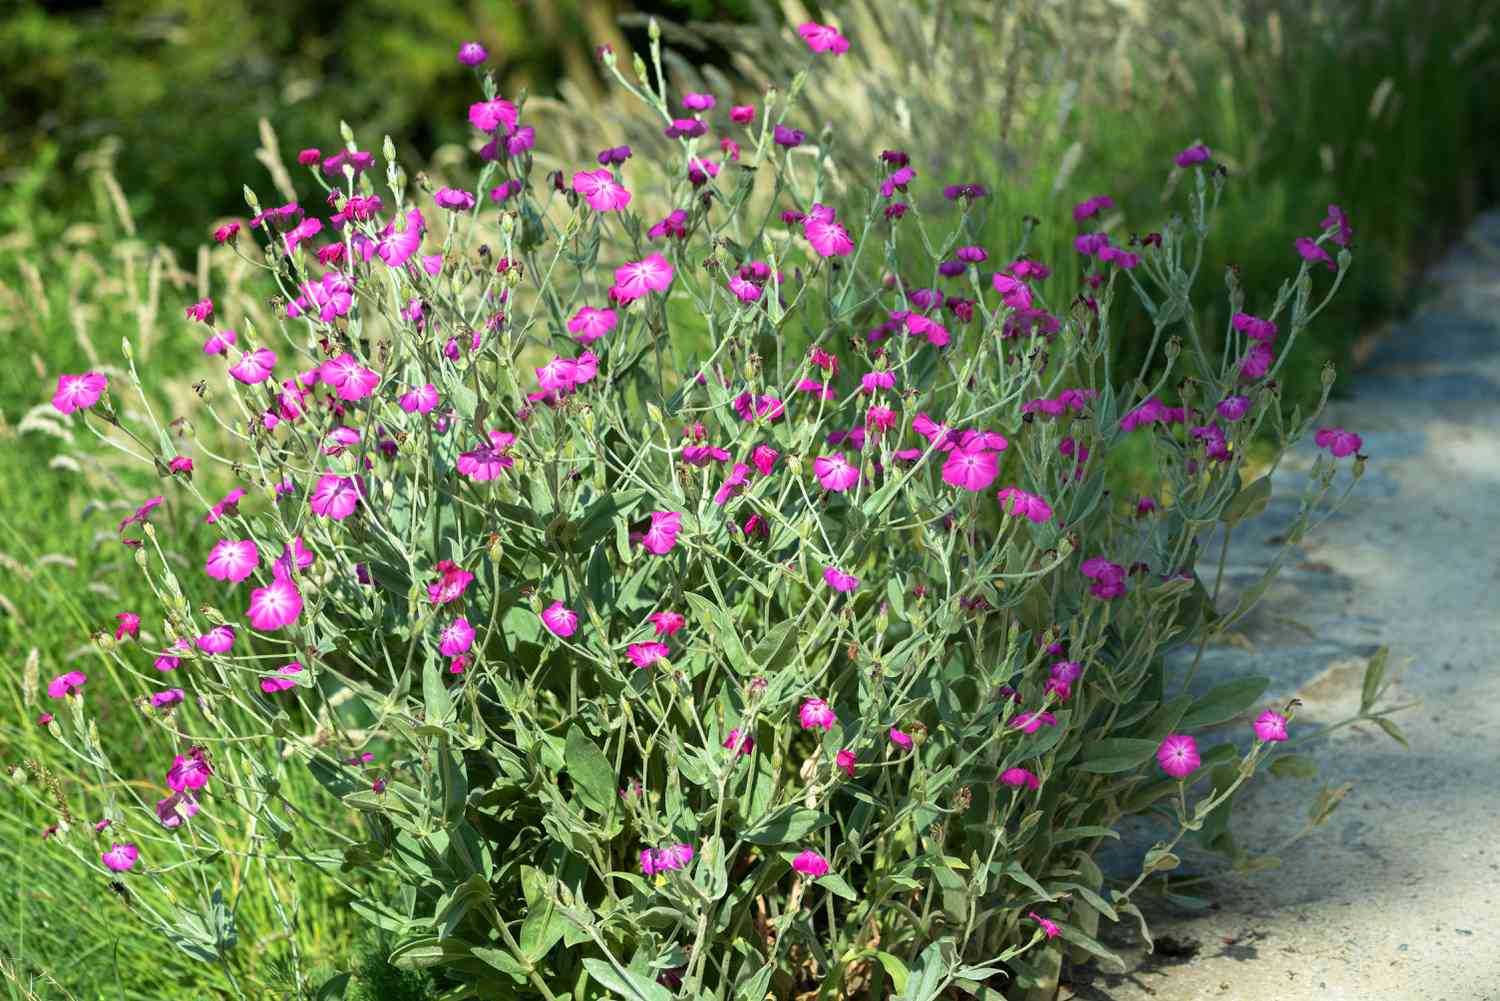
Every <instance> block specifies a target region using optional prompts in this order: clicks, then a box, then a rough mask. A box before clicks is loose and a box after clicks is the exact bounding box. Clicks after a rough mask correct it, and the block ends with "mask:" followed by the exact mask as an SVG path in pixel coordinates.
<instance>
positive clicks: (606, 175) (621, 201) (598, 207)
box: [573, 169, 630, 212]
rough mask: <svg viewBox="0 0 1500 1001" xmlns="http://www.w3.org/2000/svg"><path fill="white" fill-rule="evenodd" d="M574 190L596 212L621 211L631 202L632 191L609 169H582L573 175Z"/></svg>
mask: <svg viewBox="0 0 1500 1001" xmlns="http://www.w3.org/2000/svg"><path fill="white" fill-rule="evenodd" d="M573 190H574V191H576V192H578V194H579V195H581V196H582V197H583V199H584V201H586V202H588V203H589V208H591V209H593V210H594V211H595V212H619V211H621V210H622V209H624V208H625V206H627V205H629V204H630V192H629V191H626V190H625V187H624V185H622V184H620V183H619V182H618V181H616V180H615V175H614V174H612V173H610V172H609V171H608V170H604V169H601V170H580V171H579V172H578V173H576V174H574V175H573Z"/></svg>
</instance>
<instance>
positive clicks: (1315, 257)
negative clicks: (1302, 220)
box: [1292, 236, 1339, 271]
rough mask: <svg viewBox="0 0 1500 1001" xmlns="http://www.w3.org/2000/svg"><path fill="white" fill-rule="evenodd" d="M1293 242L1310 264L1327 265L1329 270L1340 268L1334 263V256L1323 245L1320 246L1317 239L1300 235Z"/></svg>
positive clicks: (1298, 251)
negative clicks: (1330, 255) (1329, 254)
mask: <svg viewBox="0 0 1500 1001" xmlns="http://www.w3.org/2000/svg"><path fill="white" fill-rule="evenodd" d="M1292 242H1293V244H1294V245H1295V246H1296V248H1297V253H1298V254H1301V255H1302V259H1303V260H1304V261H1306V262H1308V263H1309V264H1322V265H1324V266H1326V267H1327V268H1328V270H1329V271H1337V270H1338V269H1339V266H1338V265H1337V264H1335V263H1333V258H1331V257H1329V256H1328V252H1327V251H1326V250H1324V249H1323V248H1322V247H1320V246H1318V244H1317V241H1316V240H1312V239H1309V238H1308V237H1305V236H1299V237H1297V239H1296V240H1294V241H1292Z"/></svg>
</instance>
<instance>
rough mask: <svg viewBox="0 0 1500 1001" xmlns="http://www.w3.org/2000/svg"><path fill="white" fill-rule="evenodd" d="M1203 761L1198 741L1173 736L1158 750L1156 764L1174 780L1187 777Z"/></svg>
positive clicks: (1181, 735) (1176, 735)
mask: <svg viewBox="0 0 1500 1001" xmlns="http://www.w3.org/2000/svg"><path fill="white" fill-rule="evenodd" d="M1201 761H1202V759H1200V758H1199V757H1198V741H1197V740H1195V739H1194V738H1192V737H1188V736H1185V735H1183V734H1176V733H1174V734H1172V735H1171V736H1169V737H1168V738H1167V739H1166V740H1163V741H1162V742H1161V747H1159V748H1157V749H1156V763H1157V764H1158V765H1161V770H1162V771H1164V772H1166V773H1167V774H1168V775H1170V776H1172V777H1173V778H1174V779H1180V778H1183V777H1185V776H1187V775H1188V774H1189V773H1191V772H1192V771H1193V769H1195V768H1197V767H1198V765H1199V764H1200V763H1201Z"/></svg>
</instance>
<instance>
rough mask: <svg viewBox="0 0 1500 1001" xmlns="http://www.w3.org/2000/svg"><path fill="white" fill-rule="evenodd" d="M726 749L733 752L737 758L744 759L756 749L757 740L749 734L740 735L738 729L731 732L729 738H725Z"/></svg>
mask: <svg viewBox="0 0 1500 1001" xmlns="http://www.w3.org/2000/svg"><path fill="white" fill-rule="evenodd" d="M724 748H725V750H729V751H733V752H734V756H735V757H736V758H743V757H744V756H745V755H747V754H749V753H750V752H751V751H753V750H754V749H755V738H754V737H752V736H750V734H748V733H740V731H739V730H738V729H735V730H730V731H729V736H727V737H725V738H724Z"/></svg>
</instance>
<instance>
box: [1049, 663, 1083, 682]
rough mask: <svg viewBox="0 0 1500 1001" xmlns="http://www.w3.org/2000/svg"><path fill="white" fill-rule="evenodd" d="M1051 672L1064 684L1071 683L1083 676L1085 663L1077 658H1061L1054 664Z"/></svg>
mask: <svg viewBox="0 0 1500 1001" xmlns="http://www.w3.org/2000/svg"><path fill="white" fill-rule="evenodd" d="M1049 673H1050V674H1051V675H1052V677H1053V678H1056V679H1057V680H1058V681H1061V682H1062V683H1063V684H1065V685H1071V684H1072V683H1073V682H1075V681H1077V680H1078V679H1079V678H1081V677H1083V665H1082V664H1080V663H1078V661H1076V660H1060V661H1058V662H1057V663H1055V664H1053V665H1052V669H1051V671H1050V672H1049Z"/></svg>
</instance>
